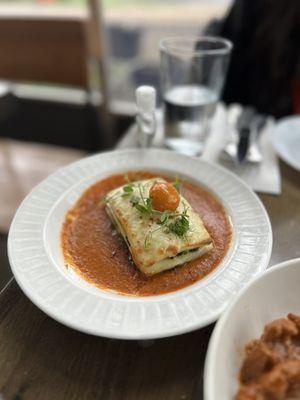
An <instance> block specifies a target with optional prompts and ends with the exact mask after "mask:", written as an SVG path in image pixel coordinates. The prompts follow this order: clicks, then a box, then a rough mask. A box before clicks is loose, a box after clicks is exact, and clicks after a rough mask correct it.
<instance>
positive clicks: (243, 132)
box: [237, 107, 255, 164]
mask: <svg viewBox="0 0 300 400" xmlns="http://www.w3.org/2000/svg"><path fill="white" fill-rule="evenodd" d="M254 115H255V111H254V109H253V108H252V107H245V108H244V110H243V111H242V113H241V115H240V117H239V119H238V121H237V131H238V134H239V141H238V146H237V159H238V162H239V163H240V164H241V163H242V162H243V161H244V160H245V157H246V155H247V151H248V148H249V141H250V133H251V121H252V119H253V117H254Z"/></svg>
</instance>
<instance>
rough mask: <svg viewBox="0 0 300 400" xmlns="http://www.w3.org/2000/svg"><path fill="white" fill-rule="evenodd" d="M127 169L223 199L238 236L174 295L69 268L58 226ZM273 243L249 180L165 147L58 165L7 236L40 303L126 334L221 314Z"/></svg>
mask: <svg viewBox="0 0 300 400" xmlns="http://www.w3.org/2000/svg"><path fill="white" fill-rule="evenodd" d="M128 170H150V171H157V172H161V173H167V174H168V173H169V174H172V175H176V174H180V175H181V176H182V177H185V178H187V179H190V180H192V181H194V182H196V183H198V184H199V185H203V186H204V187H207V188H208V189H209V190H210V191H212V192H213V193H214V194H215V195H216V196H217V197H218V198H219V199H220V201H221V202H222V203H223V205H224V207H225V208H226V210H227V212H228V214H229V217H230V218H231V220H232V224H233V240H232V244H231V247H230V249H229V251H228V254H227V256H226V257H225V259H224V260H223V262H221V264H220V265H219V267H218V268H217V269H216V270H215V271H214V272H213V273H211V274H210V275H208V276H207V277H206V278H204V279H203V280H201V281H199V282H197V283H195V284H193V285H191V286H189V287H187V288H184V289H181V290H178V291H176V292H173V293H170V294H164V295H159V296H151V297H129V296H124V295H119V294H116V293H112V292H108V291H104V290H100V289H98V288H96V287H94V286H92V285H90V284H88V283H86V282H85V281H84V280H82V279H81V278H80V277H79V276H78V275H77V274H76V273H74V272H73V271H72V270H71V269H70V268H69V269H66V268H65V267H64V263H63V257H62V253H61V249H60V241H59V233H60V229H61V224H62V222H63V219H64V216H65V214H66V212H67V210H68V209H69V208H70V207H71V206H72V205H73V204H74V202H75V201H76V200H77V199H78V198H79V196H80V195H81V194H82V192H83V191H84V189H86V188H87V187H88V186H90V185H91V184H92V183H93V182H95V181H97V180H99V179H101V178H104V177H106V176H109V175H111V174H114V173H116V172H121V171H128ZM271 247H272V231H271V226H270V222H269V218H268V216H267V213H266V211H265V209H264V207H263V205H262V204H261V202H260V200H259V199H258V198H257V196H256V195H255V194H254V193H253V192H252V191H251V189H249V188H248V186H246V185H245V184H244V183H243V182H242V181H241V180H239V179H238V178H237V177H236V176H235V175H233V174H232V173H230V172H228V171H226V170H225V169H223V168H221V167H218V166H216V165H214V164H210V163H208V162H205V161H201V160H199V159H196V158H190V157H187V156H183V155H179V154H177V153H174V152H169V151H164V150H145V151H142V150H125V151H114V152H111V153H103V154H99V155H96V156H93V157H89V158H85V159H83V160H81V161H78V162H76V163H74V164H71V165H69V166H67V167H66V168H63V169H61V170H59V171H57V172H56V173H55V174H53V175H51V176H49V177H48V178H47V179H46V180H44V181H43V182H42V183H41V184H40V185H38V186H37V187H36V188H35V189H34V190H33V191H32V192H31V193H30V194H29V195H28V196H27V198H26V199H25V200H24V201H23V203H22V204H21V206H20V208H19V210H18V211H17V213H16V215H15V218H14V220H13V223H12V226H11V229H10V233H9V240H8V250H9V258H10V263H11V267H12V271H13V273H14V275H15V277H16V279H17V281H18V283H19V285H20V287H21V288H22V289H23V291H24V292H25V294H26V295H27V296H28V297H29V298H30V299H31V300H32V301H33V302H34V303H35V304H36V305H37V306H38V307H39V308H41V309H42V310H43V311H44V312H45V313H47V314H48V315H50V316H51V317H53V318H54V319H56V320H57V321H60V322H62V323H64V324H66V325H68V326H70V327H72V328H75V329H78V330H80V331H83V332H87V333H91V334H95V335H100V336H107V337H112V338H123V339H150V338H159V337H166V336H172V335H177V334H180V333H184V332H188V331H191V330H194V329H197V328H200V327H203V326H205V325H207V324H209V323H211V322H212V321H215V320H216V319H217V318H218V316H219V315H220V314H221V312H222V311H223V310H224V308H225V307H226V304H227V302H228V301H229V300H230V298H231V297H232V296H234V295H235V294H236V293H237V292H238V291H239V290H240V289H241V287H243V286H244V285H245V284H246V283H247V282H248V281H249V280H251V279H252V278H253V277H254V276H256V275H257V274H259V273H261V272H262V271H264V269H265V268H266V266H267V264H268V261H269V258H270V253H271Z"/></svg>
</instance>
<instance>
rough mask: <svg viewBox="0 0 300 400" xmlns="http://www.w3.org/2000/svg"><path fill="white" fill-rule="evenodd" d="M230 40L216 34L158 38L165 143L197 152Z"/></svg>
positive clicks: (220, 81) (212, 110) (224, 70)
mask: <svg viewBox="0 0 300 400" xmlns="http://www.w3.org/2000/svg"><path fill="white" fill-rule="evenodd" d="M231 49H232V44H231V42H230V41H228V40H226V39H223V38H218V37H210V36H203V37H196V38H184V37H174V38H167V39H163V40H161V42H160V55H161V66H160V75H161V92H162V96H163V105H164V131H165V145H166V146H167V147H169V148H171V149H173V150H176V151H179V152H182V153H185V154H189V155H198V154H201V153H202V151H203V147H204V143H205V141H206V138H207V136H208V134H209V131H210V125H211V120H212V117H213V115H214V113H215V110H216V106H217V103H218V100H219V98H220V94H221V91H222V87H223V84H224V80H225V77H226V73H227V68H228V64H229V59H230V53H231Z"/></svg>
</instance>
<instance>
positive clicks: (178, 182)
mask: <svg viewBox="0 0 300 400" xmlns="http://www.w3.org/2000/svg"><path fill="white" fill-rule="evenodd" d="M172 185H173V186H174V188H175V189H176V190H177V192H178V193H180V188H181V180H180V178H179V176H178V175H176V178H175V181H174V182H172Z"/></svg>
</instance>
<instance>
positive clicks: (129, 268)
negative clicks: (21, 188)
mask: <svg viewBox="0 0 300 400" xmlns="http://www.w3.org/2000/svg"><path fill="white" fill-rule="evenodd" d="M126 175H127V176H129V178H130V180H141V179H149V178H153V177H157V176H158V174H153V173H149V172H129V173H126V174H119V175H113V176H110V177H108V178H106V179H103V180H101V181H98V182H96V183H95V184H93V185H92V186H90V187H89V188H88V189H87V190H86V191H85V192H84V193H83V194H82V196H81V197H80V199H79V200H78V201H77V203H76V204H75V205H74V207H73V208H71V209H70V210H69V211H68V213H67V215H66V218H65V221H64V224H63V227H62V231H61V244H62V250H63V254H64V259H65V264H66V266H67V267H68V266H70V267H72V268H73V269H74V270H75V271H76V272H78V273H79V274H80V275H81V277H82V278H83V279H85V280H86V281H88V282H90V283H91V284H93V285H95V286H98V287H99V288H101V289H106V290H110V291H115V292H118V293H121V294H126V295H133V296H151V295H158V294H163V293H168V292H173V291H175V290H178V289H181V288H184V287H186V286H189V285H191V284H192V283H194V282H196V281H199V280H200V279H202V278H203V277H205V276H206V275H207V274H209V273H210V272H211V271H213V270H214V269H215V268H216V267H217V266H218V265H219V263H220V262H221V260H222V259H223V258H224V256H225V255H226V253H227V250H228V248H229V245H230V241H231V236H232V231H231V226H230V222H229V220H228V217H227V215H226V213H225V210H224V208H223V206H222V205H221V204H220V203H219V201H218V200H217V199H216V198H215V197H214V196H212V195H211V194H210V193H209V192H207V191H206V190H205V189H203V188H201V187H199V186H196V185H194V184H192V183H189V182H186V181H183V182H182V189H181V193H182V195H183V196H184V197H185V198H186V199H187V201H188V202H189V203H190V204H191V206H192V207H193V208H194V210H195V211H197V212H198V213H199V214H200V216H201V218H202V220H203V222H204V224H205V226H206V229H207V230H208V232H209V234H210V235H211V237H212V239H213V242H214V248H213V249H212V250H211V251H209V252H208V253H206V254H204V255H203V256H202V257H200V258H198V259H196V260H193V261H190V262H188V263H186V264H184V265H181V266H178V267H175V268H173V269H171V270H169V271H165V272H162V273H160V274H157V275H154V276H151V277H146V276H145V275H143V274H142V273H141V272H140V271H139V270H138V269H137V268H135V266H134V265H132V264H131V263H130V261H129V258H128V256H129V250H128V248H127V246H126V244H125V243H124V241H123V239H122V237H121V236H120V235H119V234H118V233H117V232H116V230H115V228H114V227H113V225H112V223H111V221H110V219H109V217H108V216H107V214H106V212H105V205H104V204H101V200H102V199H103V197H104V196H105V195H106V194H107V193H108V192H109V191H111V190H112V189H115V188H117V187H119V186H121V185H123V184H125V183H126V180H125V176H126ZM159 176H162V175H159ZM162 177H163V178H165V179H166V180H169V181H172V179H170V178H168V177H166V176H162Z"/></svg>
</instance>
